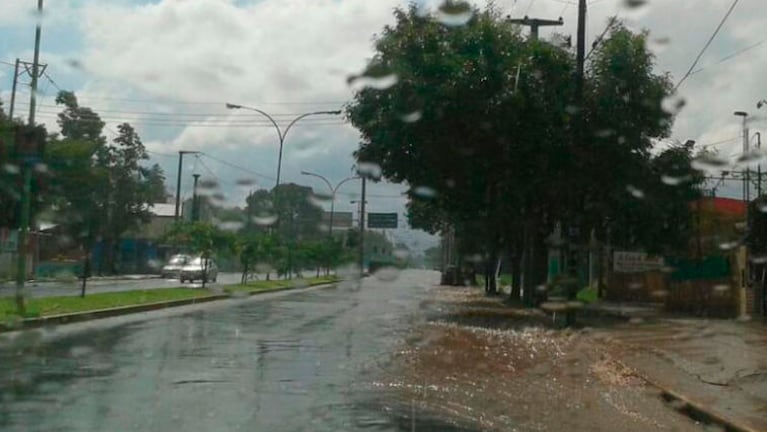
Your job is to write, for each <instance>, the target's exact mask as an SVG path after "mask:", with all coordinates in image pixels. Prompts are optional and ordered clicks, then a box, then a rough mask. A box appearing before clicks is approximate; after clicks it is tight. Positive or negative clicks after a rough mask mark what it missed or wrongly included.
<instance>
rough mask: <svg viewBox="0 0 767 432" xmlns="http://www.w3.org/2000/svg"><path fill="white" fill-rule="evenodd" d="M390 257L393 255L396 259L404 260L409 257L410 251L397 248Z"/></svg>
mask: <svg viewBox="0 0 767 432" xmlns="http://www.w3.org/2000/svg"><path fill="white" fill-rule="evenodd" d="M392 255H394V256H395V257H396V258H399V259H401V260H406V259H408V257H409V256H410V251H409V250H407V249H405V248H397V249H394V252H392Z"/></svg>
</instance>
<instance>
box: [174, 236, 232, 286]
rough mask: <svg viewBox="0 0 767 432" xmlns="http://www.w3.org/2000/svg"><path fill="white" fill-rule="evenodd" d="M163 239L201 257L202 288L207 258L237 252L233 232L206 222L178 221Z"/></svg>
mask: <svg viewBox="0 0 767 432" xmlns="http://www.w3.org/2000/svg"><path fill="white" fill-rule="evenodd" d="M164 241H166V242H168V243H169V244H172V245H176V246H179V247H182V248H184V249H185V250H187V251H189V252H190V253H192V254H194V255H197V256H199V257H200V258H203V262H204V263H205V264H206V266H205V268H204V269H203V271H204V272H205V275H204V277H203V279H202V281H203V288H204V287H205V283H206V280H207V271H208V268H207V260H208V259H209V258H213V257H215V256H217V255H223V256H232V255H236V254H237V252H238V244H237V241H236V237H235V236H234V234H232V233H231V232H228V231H223V230H221V229H219V228H218V227H216V226H215V225H213V224H210V223H207V222H179V223H177V224H175V225H173V227H172V228H171V229H170V230H169V231H168V233H167V234H166V235H165V238H164Z"/></svg>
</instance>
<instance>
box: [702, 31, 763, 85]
mask: <svg viewBox="0 0 767 432" xmlns="http://www.w3.org/2000/svg"><path fill="white" fill-rule="evenodd" d="M765 42H767V39H763V40H761V41H759V42H757V43H755V44H753V45H749V46H747V47H745V48H742V49H740V50H737V51H735V52H733V53H732V54H729V55H726V56H724V57H722V58H720V59H719V60H718V61H717V62H716V63H712V64H710V65H708V66H703V67H701V68H698V69H696V70H694V71H692V72H691V73H690V75H691V76H692V75H695V74H696V73H698V72H703V70H705V69H706V68H708V67H713V66H716V65H718V64H722V63H724V62H726V61H727V60H730V59H732V58H734V57H737V56H739V55H741V54H743V53H745V52H747V51H751V50H752V49H754V48H757V47H759V46H761V45H764V43H765Z"/></svg>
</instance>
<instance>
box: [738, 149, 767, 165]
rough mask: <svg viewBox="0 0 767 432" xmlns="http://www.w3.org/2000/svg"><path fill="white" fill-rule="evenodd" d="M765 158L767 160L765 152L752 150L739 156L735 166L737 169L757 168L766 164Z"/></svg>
mask: <svg viewBox="0 0 767 432" xmlns="http://www.w3.org/2000/svg"><path fill="white" fill-rule="evenodd" d="M765 158H767V153H765V152H764V150H762V149H752V150H749V151H748V152H745V153H742V154H741V155H740V156H738V157H737V158H736V159H735V163H734V164H733V166H734V167H736V168H746V167H748V168H756V167H757V166H759V164H761V163H763V162H764V160H765Z"/></svg>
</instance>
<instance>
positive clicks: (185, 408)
mask: <svg viewBox="0 0 767 432" xmlns="http://www.w3.org/2000/svg"><path fill="white" fill-rule="evenodd" d="M437 277H438V275H437V274H436V273H433V272H412V271H411V272H404V273H403V274H402V275H400V277H399V278H398V279H397V280H395V281H393V282H382V281H378V280H376V279H375V278H369V279H366V281H365V283H364V284H363V287H362V288H361V289H358V288H357V287H356V286H355V285H354V284H348V285H346V284H341V285H340V286H338V287H335V288H330V289H321V290H314V291H310V292H304V293H285V295H281V296H279V297H277V298H271V299H267V300H258V299H255V298H254V299H251V300H246V301H243V302H242V303H241V304H238V305H235V306H234V307H227V308H212V309H210V310H205V311H198V312H194V313H191V314H187V315H180V316H173V317H168V318H162V319H153V320H149V321H144V322H140V323H133V324H128V325H124V326H120V327H113V328H104V329H99V330H92V331H88V332H85V333H81V334H77V335H74V336H68V337H66V338H63V339H59V340H55V341H53V342H45V343H43V342H41V341H40V338H41V336H42V333H39V332H26V333H23V334H21V335H20V336H18V337H16V338H15V339H14V340H10V341H9V340H4V341H2V342H0V343H1V344H2V346H3V349H2V351H1V353H0V363H1V364H2V365H3V367H2V368H0V396H1V397H2V404H0V429H2V430H4V431H54V430H55V431H127V430H140V431H168V430H183V431H214V430H215V431H224V430H249V431H253V430H263V431H267V430H270V431H301V430H314V431H322V430H327V431H338V430H359V431H367V430H376V431H379V430H380V431H399V430H403V428H404V430H410V426H409V424H403V423H402V421H401V420H400V418H399V416H398V415H397V413H391V412H387V411H386V410H385V409H384V408H383V407H382V405H381V404H379V403H377V402H376V401H377V400H378V395H377V393H378V392H375V391H374V388H373V387H372V386H370V385H368V384H366V383H368V382H372V381H374V380H375V376H376V374H378V373H379V372H380V366H379V365H380V364H381V362H382V361H383V359H386V358H388V356H389V354H390V351H391V350H392V349H393V347H395V346H396V345H398V344H400V343H402V338H403V335H404V334H405V332H406V331H407V330H408V328H409V327H410V325H411V323H412V320H413V319H414V318H416V317H417V316H418V311H419V304H420V302H421V301H422V300H423V299H424V298H425V297H426V296H427V295H428V293H427V287H429V286H431V284H433V283H434V282H435V280H436V278H437ZM42 331H43V332H45V331H46V330H42ZM54 332H55V330H54ZM419 430H427V429H426V426H424V428H419ZM439 430H445V429H442V428H440V429H439Z"/></svg>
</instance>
